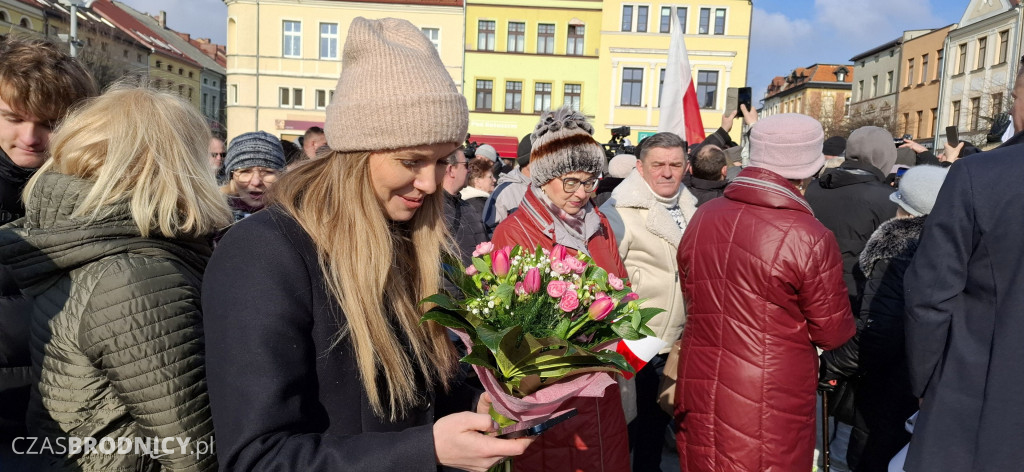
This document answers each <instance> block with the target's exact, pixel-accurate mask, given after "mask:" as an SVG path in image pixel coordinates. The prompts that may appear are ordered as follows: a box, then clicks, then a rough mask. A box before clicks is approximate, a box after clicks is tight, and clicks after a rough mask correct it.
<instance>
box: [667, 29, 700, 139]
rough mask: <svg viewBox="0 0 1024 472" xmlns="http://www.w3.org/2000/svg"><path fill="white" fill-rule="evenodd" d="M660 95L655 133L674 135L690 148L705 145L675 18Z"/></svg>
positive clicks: (681, 33) (695, 98)
mask: <svg viewBox="0 0 1024 472" xmlns="http://www.w3.org/2000/svg"><path fill="white" fill-rule="evenodd" d="M661 91H662V92H661V105H660V106H659V108H660V109H661V120H660V121H659V122H658V132H662V131H669V132H672V133H676V134H678V135H679V136H680V137H682V138H683V139H684V140H686V142H687V143H689V144H690V145H691V146H692V145H694V144H697V143H699V142H701V141H704V123H702V122H701V120H700V104H699V103H698V102H697V91H696V89H694V87H693V71H692V70H691V69H690V58H689V57H688V56H687V52H686V42H685V41H684V40H683V27H682V26H681V25H680V24H679V17H678V16H676V15H672V41H671V43H669V47H668V67H667V68H666V69H665V83H664V85H662V88H661Z"/></svg>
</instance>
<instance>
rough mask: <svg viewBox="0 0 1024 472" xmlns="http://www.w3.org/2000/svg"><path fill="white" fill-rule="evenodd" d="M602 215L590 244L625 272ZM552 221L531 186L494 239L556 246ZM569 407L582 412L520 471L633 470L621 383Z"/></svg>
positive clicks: (602, 261) (605, 262)
mask: <svg viewBox="0 0 1024 472" xmlns="http://www.w3.org/2000/svg"><path fill="white" fill-rule="evenodd" d="M594 211H597V210H596V209H595V210H594ZM598 215H600V216H601V229H600V230H598V232H597V233H596V234H594V236H592V237H591V238H590V240H589V241H588V242H587V250H589V251H590V256H591V258H593V259H594V262H595V263H596V264H597V265H598V266H600V267H601V268H602V269H604V270H606V271H608V272H609V273H613V274H616V275H617V276H619V277H623V278H625V277H626V268H625V266H623V265H622V259H621V258H620V257H619V251H618V249H617V247H616V245H615V233H613V232H612V229H611V226H609V225H608V220H607V219H606V218H605V217H604V215H602V214H601V213H600V212H598ZM552 221H553V217H552V215H551V213H550V212H549V211H548V210H547V208H546V207H545V205H543V204H542V203H541V202H540V200H539V199H538V198H537V197H536V196H535V195H533V192H531V191H529V190H527V192H526V197H525V198H524V199H523V203H522V204H520V206H519V209H518V210H516V212H515V213H512V214H511V215H510V216H509V217H508V218H505V219H504V220H502V221H501V223H500V224H499V225H498V227H497V228H495V230H494V238H493V239H492V240H491V242H492V243H494V245H495V246H497V247H503V246H514V245H516V244H518V245H520V246H523V247H532V248H535V247H538V246H542V247H545V248H548V249H551V248H552V247H554V245H555V243H557V241H555V240H554V234H553V233H552V232H546V231H545V229H544V228H546V227H548V226H549V225H550V224H551V222H552ZM569 252H570V253H572V249H569ZM565 408H576V409H577V410H578V415H577V417H576V418H573V419H572V420H570V421H569V422H567V423H565V425H563V426H562V427H556V428H552V429H551V430H549V431H547V432H545V433H544V434H542V435H541V436H540V437H539V438H537V440H536V441H535V442H534V443H533V444H532V445H531V446H530V448H529V449H527V450H526V453H525V454H523V455H522V456H519V457H516V458H515V459H514V460H513V461H512V465H513V467H514V468H515V470H516V471H517V472H524V471H531V472H532V471H537V472H548V471H581V472H592V471H593V472H601V471H603V472H620V471H629V435H628V434H627V432H626V417H625V414H624V413H623V411H622V398H621V396H620V395H619V386H618V385H611V386H609V387H608V388H607V389H606V390H605V392H604V396H603V397H601V398H577V399H574V400H570V401H568V402H566V404H565Z"/></svg>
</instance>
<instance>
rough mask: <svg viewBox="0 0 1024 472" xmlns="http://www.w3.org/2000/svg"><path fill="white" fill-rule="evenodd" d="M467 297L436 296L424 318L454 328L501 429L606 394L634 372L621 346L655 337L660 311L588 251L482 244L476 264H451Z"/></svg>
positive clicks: (450, 269) (454, 279)
mask: <svg viewBox="0 0 1024 472" xmlns="http://www.w3.org/2000/svg"><path fill="white" fill-rule="evenodd" d="M446 272H447V276H448V277H449V279H450V280H451V282H452V283H453V284H454V285H455V286H456V287H458V288H459V290H461V291H462V294H463V298H462V299H460V300H456V299H454V298H452V297H451V296H449V295H445V294H437V295H433V296H430V297H428V298H426V299H424V300H423V301H422V302H421V303H433V304H435V305H436V306H435V307H433V308H431V309H430V310H429V311H428V312H427V313H426V314H425V315H424V316H423V320H432V321H435V322H437V323H440V324H441V325H443V326H446V327H448V328H451V329H453V330H454V331H455V332H456V333H457V334H458V335H459V336H460V338H461V339H462V341H463V343H465V345H466V346H467V348H469V354H467V355H466V356H465V357H463V358H462V361H464V362H467V363H469V364H472V365H473V368H474V370H476V372H477V375H478V376H479V377H480V380H481V383H482V384H483V386H484V388H485V389H486V390H487V391H488V392H489V393H490V394H491V397H492V398H493V404H492V405H493V407H492V416H494V417H495V419H496V420H497V421H498V423H499V424H501V425H502V426H505V425H508V424H511V423H514V422H517V421H524V420H527V419H532V418H537V417H540V416H545V415H549V414H553V413H555V412H556V410H557V408H558V407H559V405H561V404H562V403H563V402H564V401H565V400H568V399H569V398H572V397H575V396H590V397H599V396H601V395H602V394H603V392H604V389H605V387H607V386H608V385H611V384H613V383H614V380H613V379H612V377H611V376H609V375H606V374H605V373H606V372H608V373H613V374H614V373H619V372H630V373H631V372H633V368H632V367H631V366H630V364H629V363H628V362H627V360H626V358H625V357H623V356H622V355H621V354H619V353H617V352H615V347H616V345H617V344H618V342H619V341H620V340H623V339H626V340H638V339H641V338H644V337H645V336H652V337H653V336H654V332H653V331H651V329H650V328H648V327H647V322H648V321H650V319H651V318H653V317H654V316H655V315H657V314H658V313H660V312H662V311H664V310H662V309H660V308H643V307H641V306H640V305H641V303H642V301H643V300H639V297H638V295H637V294H636V293H634V292H633V291H632V290H631V289H630V288H629V286H628V285H626V283H625V281H624V280H622V279H620V278H619V277H616V276H615V275H614V274H609V273H608V272H607V271H605V270H604V269H601V268H600V267H598V266H597V265H596V264H594V262H593V261H592V260H591V259H590V258H589V257H587V256H586V255H583V254H579V255H576V256H570V255H568V253H567V251H566V248H565V247H563V246H555V247H554V248H553V249H552V250H551V251H550V252H549V251H548V250H546V249H540V248H538V249H536V250H533V251H532V252H531V251H530V250H527V249H525V248H523V247H520V246H515V247H504V248H495V247H494V245H493V244H491V243H489V242H487V243H481V244H480V245H478V246H477V248H476V251H474V253H473V265H472V266H470V267H468V268H463V267H462V264H461V263H460V262H459V261H458V260H457V259H454V258H451V259H450V260H448V261H447V268H446Z"/></svg>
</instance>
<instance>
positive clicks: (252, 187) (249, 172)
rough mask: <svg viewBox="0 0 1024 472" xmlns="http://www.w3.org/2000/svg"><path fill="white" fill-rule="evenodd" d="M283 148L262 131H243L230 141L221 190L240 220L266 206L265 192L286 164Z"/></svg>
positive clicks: (278, 141) (271, 136)
mask: <svg viewBox="0 0 1024 472" xmlns="http://www.w3.org/2000/svg"><path fill="white" fill-rule="evenodd" d="M286 162H287V161H286V160H285V158H284V148H283V147H281V141H280V140H279V139H277V137H276V136H274V135H272V134H270V133H267V132H265V131H256V132H252V133H243V134H240V135H238V136H237V137H235V139H232V140H231V145H230V146H228V155H227V158H226V159H225V160H224V172H225V174H226V175H227V177H228V179H229V180H228V182H227V183H226V184H224V186H222V187H221V191H222V192H224V194H226V195H227V196H228V205H230V206H231V211H232V213H234V215H235V221H239V220H241V219H242V218H245V217H247V216H249V215H251V214H253V213H255V212H257V211H259V210H261V209H263V206H264V205H266V193H267V191H269V190H270V187H272V186H273V185H274V182H276V181H277V178H278V177H279V176H280V174H281V173H282V172H284V168H285V166H286V165H287V164H286Z"/></svg>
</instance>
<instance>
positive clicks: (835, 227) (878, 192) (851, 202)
mask: <svg viewBox="0 0 1024 472" xmlns="http://www.w3.org/2000/svg"><path fill="white" fill-rule="evenodd" d="M884 180H885V175H884V174H882V172H881V171H879V170H878V169H876V168H875V167H874V166H872V165H870V164H866V163H861V162H858V161H854V160H849V159H848V160H846V161H845V162H843V164H842V165H840V166H839V167H837V168H834V169H829V170H828V171H826V172H825V174H824V175H822V176H821V178H820V179H818V180H817V181H815V182H811V184H810V185H808V186H807V193H806V194H805V195H804V196H805V197H806V198H807V202H808V203H810V204H811V208H812V209H813V210H814V216H815V217H816V218H818V221H821V223H822V224H824V225H825V227H826V228H828V229H829V230H831V231H832V233H834V234H835V236H836V241H838V242H839V252H840V253H842V255H843V281H844V282H846V289H847V290H848V291H849V292H850V299H851V301H852V302H854V303H855V302H856V296H857V283H856V281H855V279H854V276H853V267H854V266H855V265H856V264H857V257H858V256H860V252H861V251H863V250H864V245H865V244H866V243H867V242H868V238H870V237H871V234H872V233H874V232H875V229H877V228H878V226H879V225H881V224H882V223H883V222H884V221H886V220H889V219H890V218H892V217H894V216H896V208H897V206H896V204H895V203H893V202H892V201H891V200H889V195H890V194H892V193H893V192H894V191H895V189H894V188H892V187H890V186H889V185H886V184H885V183H883V181H884ZM853 309H854V313H856V312H857V306H856V305H854V306H853Z"/></svg>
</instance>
